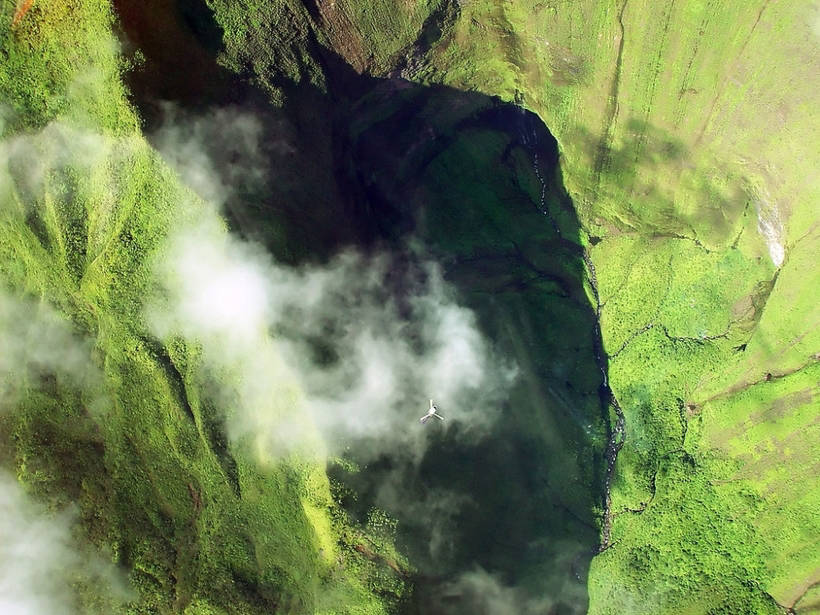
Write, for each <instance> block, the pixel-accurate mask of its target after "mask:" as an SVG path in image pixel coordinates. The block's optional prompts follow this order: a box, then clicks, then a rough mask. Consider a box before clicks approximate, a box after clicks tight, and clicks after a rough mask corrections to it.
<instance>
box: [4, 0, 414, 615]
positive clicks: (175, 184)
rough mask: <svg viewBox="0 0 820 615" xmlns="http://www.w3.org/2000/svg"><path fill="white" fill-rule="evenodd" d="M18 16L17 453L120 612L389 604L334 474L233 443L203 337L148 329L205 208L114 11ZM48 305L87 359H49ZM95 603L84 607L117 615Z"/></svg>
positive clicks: (15, 460)
mask: <svg viewBox="0 0 820 615" xmlns="http://www.w3.org/2000/svg"><path fill="white" fill-rule="evenodd" d="M11 8H12V6H11V3H10V2H4V3H3V10H2V13H1V14H2V15H3V23H2V26H0V28H2V30H0V32H2V35H0V36H2V38H1V39H0V40H2V49H0V54H2V57H3V58H4V60H3V62H2V64H0V100H2V101H3V105H4V106H3V108H2V114H3V125H2V133H3V135H2V136H3V141H2V146H0V154H1V155H2V170H1V171H0V190H1V191H2V197H0V198H2V207H1V208H0V216H2V221H1V222H0V276H2V293H3V295H2V297H3V299H4V306H3V307H4V309H3V312H2V316H3V328H2V329H0V330H2V331H3V334H4V341H5V343H8V342H9V341H14V340H15V339H16V338H17V336H19V335H21V333H20V332H21V330H24V329H25V325H23V324H22V321H23V320H24V319H26V318H27V317H30V318H32V321H31V322H32V330H31V332H30V333H29V334H27V335H28V338H25V339H27V340H28V342H26V341H25V339H23V340H22V341H21V349H20V352H19V355H17V357H16V358H17V361H16V364H15V365H13V366H11V367H10V370H11V371H10V372H4V373H2V374H0V376H2V377H3V383H4V396H3V398H2V399H0V401H2V403H3V407H2V414H0V421H2V423H0V427H2V428H1V429H0V436H2V443H1V448H0V450H2V459H3V462H4V464H5V465H6V466H7V467H8V466H11V467H12V468H14V469H16V474H17V477H18V479H19V481H20V482H21V483H22V484H23V485H25V487H26V489H27V491H28V492H29V493H31V494H32V495H35V496H37V497H39V498H41V499H45V500H46V501H47V502H48V503H49V505H50V506H52V507H54V508H62V507H64V506H65V505H67V504H68V503H69V502H74V503H76V505H77V506H78V508H79V519H78V522H79V523H80V526H79V527H81V528H82V531H83V533H84V534H85V535H86V536H87V537H88V539H89V541H90V543H91V544H92V545H93V548H94V549H95V550H98V551H99V552H100V553H102V554H103V557H104V558H110V559H111V560H112V561H113V562H114V563H115V564H116V566H117V567H118V568H119V569H120V570H121V571H123V574H125V575H127V577H128V581H129V584H130V585H131V587H133V588H134V589H135V590H136V596H135V597H133V599H128V600H126V602H125V603H124V604H123V605H122V606H121V607H117V608H121V609H122V610H123V612H134V613H137V612H139V613H148V612H153V613H155V612H185V613H190V614H194V613H208V614H215V613H228V612H230V613H261V612H270V610H271V609H281V610H286V611H287V612H310V613H314V612H317V613H318V612H328V613H331V612H345V613H348V612H361V613H365V612H367V613H370V612H384V604H385V603H389V602H390V600H391V596H392V599H395V596H396V595H397V594H396V593H395V592H400V590H401V580H400V579H399V578H397V577H396V576H395V575H392V573H391V576H389V577H388V576H385V575H384V572H383V570H382V566H379V565H377V564H376V563H374V562H372V561H370V560H368V559H366V558H362V557H361V555H360V554H359V553H357V552H356V551H355V549H354V546H355V545H357V544H359V543H360V542H361V541H362V540H363V537H362V536H363V535H362V532H361V530H356V529H354V528H353V527H352V526H350V525H349V524H348V522H347V521H346V520H345V519H346V518H345V516H344V514H343V513H341V512H340V510H339V509H338V507H337V506H336V505H335V504H334V502H333V500H332V498H331V494H330V486H329V482H328V479H327V477H326V475H325V473H324V468H323V467H322V466H321V465H319V464H312V463H305V462H296V461H294V462H293V463H279V464H275V465H267V466H261V465H260V464H259V463H258V460H257V458H256V455H255V454H253V453H252V452H251V451H249V450H245V449H243V448H242V447H241V446H239V447H233V446H232V447H230V449H229V448H228V446H227V442H226V441H225V430H224V421H225V411H224V410H223V409H220V408H218V407H215V405H214V404H213V402H212V401H211V400H209V398H208V396H207V394H206V387H204V386H203V384H202V382H203V378H204V374H203V372H202V361H201V359H200V357H199V351H198V350H197V347H196V345H192V344H190V343H185V342H183V341H182V340H181V339H179V340H176V341H172V343H169V344H167V345H164V344H163V343H161V342H160V341H159V340H158V339H156V338H154V337H153V336H152V335H151V334H150V333H149V327H148V326H147V325H146V322H145V317H144V313H143V310H144V306H145V302H146V298H147V297H149V296H150V295H151V289H152V287H153V286H152V285H153V282H152V280H153V272H152V269H153V267H154V261H155V259H156V258H158V257H159V258H162V252H161V250H162V249H163V245H164V242H165V239H166V237H167V235H168V234H169V232H170V231H171V229H172V228H173V227H174V226H175V225H178V224H184V223H185V221H186V220H190V219H192V218H198V217H201V216H202V214H203V211H204V206H203V204H202V203H201V202H200V201H199V199H198V198H197V197H196V196H195V195H193V193H191V192H190V191H189V190H188V189H187V188H185V187H183V186H182V185H181V184H180V182H179V179H178V177H177V176H176V174H175V173H174V172H173V171H171V170H170V169H169V168H168V167H167V165H166V164H165V163H164V162H163V161H162V160H161V158H160V157H159V155H158V154H157V153H156V152H155V151H154V150H153V149H152V148H151V146H150V145H149V144H148V143H147V142H146V141H145V139H144V138H143V137H142V135H141V134H140V130H139V128H138V124H139V122H138V120H137V117H136V116H135V114H134V111H133V109H132V107H131V105H130V104H129V102H128V101H127V99H126V95H125V90H124V88H123V85H122V81H121V78H120V71H121V70H122V68H123V65H122V61H121V58H120V56H119V55H118V51H117V42H116V40H115V38H114V35H113V33H112V26H113V19H112V13H111V12H110V7H108V6H107V5H106V4H100V3H97V2H93V1H89V2H79V3H77V2H73V3H70V5H68V4H63V3H42V4H40V3H38V4H37V5H35V6H34V7H33V8H32V9H31V11H30V12H29V13H28V14H27V16H26V18H25V20H24V21H23V22H21V23H20V25H19V26H18V27H16V28H15V29H12V30H10V29H9V19H8V17H9V15H10V9H11ZM46 304H47V305H49V306H53V308H55V309H56V310H57V311H58V312H59V314H60V318H62V319H65V320H66V322H67V323H68V325H67V327H68V333H67V334H66V335H64V336H63V338H62V339H63V342H64V343H65V344H66V345H72V344H76V345H77V349H78V350H76V352H75V351H72V354H71V355H70V356H71V357H73V358H74V359H75V360H76V361H77V362H78V364H79V365H80V367H78V368H77V369H76V370H67V369H65V368H64V367H62V366H60V365H57V366H56V367H53V366H51V365H49V363H48V361H46V362H45V363H43V360H42V359H41V358H38V356H39V355H38V356H36V353H37V352H38V348H37V344H53V343H54V339H48V338H47V337H44V338H43V339H42V340H40V341H38V340H39V339H40V338H38V334H37V329H38V328H41V325H40V324H39V320H38V318H39V317H38V316H36V315H37V314H41V313H42V314H52V313H53V312H52V311H50V310H48V309H46V308H45V307H42V305H46ZM44 310H45V311H44ZM7 349H8V346H7ZM69 350H70V348H67V349H65V350H64V352H66V353H68V352H69ZM39 352H41V353H46V354H47V355H48V354H52V353H54V354H56V356H57V358H58V360H59V357H60V356H62V355H60V349H59V348H53V347H51V348H49V347H46V348H42V349H39ZM75 355H79V356H75ZM14 357H15V355H14V354H12V358H14ZM78 373H80V374H83V376H82V377H79V376H78V375H77V374H78ZM9 383H11V384H12V385H13V386H14V388H13V390H11V391H10V394H9V395H8V396H6V395H5V392H6V391H5V388H6V387H7V386H9ZM370 548H371V550H376V551H378V550H379V548H378V547H376V546H371V547H370ZM339 570H344V571H345V573H344V574H338V571H339ZM374 590H375V591H379V592H380V593H381V595H380V596H377V595H375V594H374ZM87 591H88V592H91V596H92V598H93V589H88V590H87ZM391 592H392V593H391ZM385 596H386V597H385ZM92 598H87V599H85V598H84V599H83V600H85V601H84V602H81V604H80V605H79V607H78V608H79V609H80V612H91V611H95V612H103V613H105V612H111V610H110V609H112V608H114V607H112V605H111V604H110V603H102V604H101V605H97V604H96V603H95V602H94V600H93V599H92ZM64 606H66V608H68V605H64Z"/></svg>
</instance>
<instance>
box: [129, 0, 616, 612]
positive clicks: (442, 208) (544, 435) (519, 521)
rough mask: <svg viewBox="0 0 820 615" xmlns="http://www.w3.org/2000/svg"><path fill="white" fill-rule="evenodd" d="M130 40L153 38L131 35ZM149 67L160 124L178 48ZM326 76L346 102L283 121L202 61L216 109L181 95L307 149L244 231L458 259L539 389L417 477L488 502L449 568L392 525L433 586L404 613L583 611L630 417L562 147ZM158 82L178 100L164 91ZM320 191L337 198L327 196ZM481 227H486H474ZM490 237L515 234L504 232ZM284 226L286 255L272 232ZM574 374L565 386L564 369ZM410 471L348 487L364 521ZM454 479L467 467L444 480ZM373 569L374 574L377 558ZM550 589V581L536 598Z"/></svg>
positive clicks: (335, 61) (366, 476)
mask: <svg viewBox="0 0 820 615" xmlns="http://www.w3.org/2000/svg"><path fill="white" fill-rule="evenodd" d="M119 1H120V2H121V3H123V4H125V3H126V2H127V0H119ZM128 6H130V5H128ZM446 6H451V3H446ZM449 10H453V9H452V6H451V8H450V9H449ZM444 21H445V22H446V19H445V20H444ZM445 25H446V23H445ZM125 26H126V27H127V28H128V27H131V28H137V30H136V31H135V32H134V35H136V36H140V35H142V30H140V29H139V27H138V25H135V24H134V23H133V22H127V23H125ZM142 27H146V26H145V25H144V24H143V25H142ZM207 29H208V28H206V30H207ZM181 36H182V35H181ZM182 39H183V40H182V42H181V43H180V48H181V49H186V48H187V47H186V46H188V45H193V44H194V43H195V40H194V39H192V38H191V37H190V36H189V35H188V34H185V35H184V36H182ZM146 40H150V41H153V43H154V44H157V45H159V42H158V41H157V40H156V39H155V38H152V39H146ZM192 41H194V42H192ZM200 51H201V50H200ZM200 51H197V52H196V53H195V54H194V55H196V56H197V57H200V56H199V54H200ZM192 53H193V52H192ZM146 56H148V57H149V66H148V67H147V70H146V71H145V72H144V73H141V74H140V75H138V76H137V77H139V78H136V77H135V78H134V79H135V82H136V83H138V84H139V85H140V87H138V88H135V98H136V100H135V102H136V104H137V107H138V108H140V109H141V110H146V111H147V112H148V113H152V112H153V111H154V110H155V109H156V98H157V97H158V96H162V97H170V99H171V100H174V98H173V96H174V91H173V87H172V86H173V83H171V82H169V81H168V80H167V78H165V77H162V76H161V75H162V74H163V72H162V71H161V70H160V69H159V68H158V66H157V63H160V64H161V63H162V62H164V60H165V55H164V52H163V51H162V49H150V50H147V52H146ZM150 58H156V60H155V62H154V63H151V62H150ZM205 58H207V56H205ZM169 61H171V60H169ZM317 61H318V63H319V64H320V65H321V66H323V67H324V70H325V72H326V74H327V75H326V76H327V83H328V85H329V91H328V92H320V91H317V90H315V89H312V88H311V87H310V86H305V85H302V86H293V87H292V88H291V90H286V94H287V96H286V102H285V105H284V107H282V108H281V109H274V108H271V107H268V106H266V105H265V103H264V100H262V97H261V96H260V93H259V92H258V91H257V90H255V89H254V88H253V86H252V84H249V83H248V82H247V80H246V78H245V77H242V76H235V75H234V76H231V75H229V74H227V73H226V72H225V71H224V69H222V68H220V67H219V66H218V65H217V64H216V63H215V62H213V61H212V60H211V61H210V63H208V62H207V61H206V60H205V59H203V60H200V61H199V63H200V64H201V65H202V66H204V67H206V68H207V70H210V71H214V72H215V74H217V75H218V76H219V79H217V80H215V82H216V83H222V84H223V86H220V87H216V86H214V87H215V89H214V90H213V91H209V92H207V96H204V97H203V99H204V103H205V104H202V102H201V101H191V100H190V99H189V98H188V97H187V96H188V95H189V92H183V93H181V95H182V96H183V98H182V99H181V100H179V101H178V104H179V105H180V106H182V107H183V109H184V110H185V111H188V112H190V113H209V112H211V111H212V110H214V109H219V108H222V107H225V106H230V107H231V108H234V109H236V110H238V111H243V110H248V111H251V112H253V113H254V114H255V115H256V116H257V117H259V118H260V119H261V121H262V122H263V125H264V127H265V132H264V138H265V139H270V140H275V139H277V138H282V135H283V134H284V135H286V136H287V138H289V139H291V140H292V139H293V138H294V135H298V136H299V137H300V139H301V140H300V141H296V142H293V141H292V142H293V143H294V144H295V145H296V146H298V150H300V151H299V152H297V153H296V155H295V156H291V157H289V158H287V159H282V158H281V156H280V155H278V154H277V153H276V152H271V153H269V158H268V160H267V162H266V166H267V168H269V169H270V173H271V177H269V178H266V179H264V180H263V181H262V182H261V183H260V186H257V187H255V189H252V190H251V191H250V192H249V194H248V195H247V197H245V196H243V198H242V200H241V201H240V202H239V203H237V204H236V205H235V208H236V209H237V211H236V212H233V211H232V212H231V213H232V214H233V215H232V216H231V218H232V219H231V223H232V226H233V227H234V230H235V231H237V232H239V233H241V234H248V235H250V236H252V237H257V238H258V239H260V240H262V241H264V242H265V243H266V245H267V246H268V247H269V249H271V250H272V251H273V252H274V254H276V255H277V257H280V256H282V255H284V257H285V259H286V260H287V261H291V260H293V261H297V262H298V261H299V260H300V259H307V260H313V259H317V258H318V259H322V258H323V257H325V255H326V253H327V252H332V250H334V249H340V248H342V247H344V246H354V247H357V248H358V249H361V250H364V251H370V250H373V249H377V248H378V249H387V250H389V251H395V252H397V253H404V252H406V251H407V248H406V243H407V241H408V239H410V238H411V237H412V238H414V240H415V239H420V240H421V242H422V245H424V246H426V248H425V249H426V251H425V252H424V253H423V254H416V255H405V256H402V258H409V259H410V260H412V259H416V258H422V259H434V260H437V261H439V262H441V263H442V265H443V267H444V269H445V274H446V276H447V278H448V279H449V281H450V282H451V283H452V284H453V285H454V286H455V287H456V288H457V290H458V292H459V294H460V295H461V296H462V297H463V298H464V300H465V302H466V304H467V305H469V306H470V307H471V308H473V310H474V311H475V312H476V313H477V314H478V318H479V321H480V324H481V326H482V329H483V330H484V333H485V334H486V335H487V337H488V338H489V339H491V340H492V341H493V342H494V343H497V344H498V345H499V346H500V347H501V348H503V349H504V352H505V353H510V354H511V355H514V356H515V357H516V361H518V362H519V363H520V364H521V365H522V366H524V367H525V368H526V371H527V374H526V378H525V381H526V386H524V385H521V389H520V390H518V392H517V393H516V396H517V398H516V400H515V401H514V402H512V403H511V404H510V407H508V408H505V409H504V412H505V416H507V419H506V420H505V421H504V422H503V423H501V424H500V425H499V429H498V430H497V432H496V433H495V434H493V437H492V438H489V439H487V440H486V441H483V442H480V443H477V444H475V445H472V446H464V445H461V444H459V443H458V442H456V441H450V440H448V439H443V440H441V441H437V440H436V441H434V443H433V446H432V449H431V452H430V454H429V455H428V457H426V458H425V459H424V460H423V461H422V464H421V468H420V469H419V468H413V467H409V466H408V467H407V468H405V469H406V471H407V472H408V474H407V477H406V478H407V482H406V488H407V490H408V492H409V493H415V492H418V495H419V496H420V497H424V495H425V494H426V493H429V492H430V491H431V490H434V489H446V490H449V491H453V492H455V493H463V494H464V495H466V496H468V497H470V498H472V499H475V500H476V505H475V506H468V507H466V508H465V509H464V510H461V511H458V514H457V516H456V521H457V524H458V526H457V527H458V529H457V532H456V534H454V537H453V540H454V542H455V545H454V547H453V552H452V553H451V554H450V555H448V556H447V558H444V559H441V560H440V561H433V562H430V561H428V559H429V554H427V553H426V550H427V540H428V539H429V536H427V532H428V529H427V528H426V527H425V525H426V524H422V525H419V524H418V523H414V521H413V519H403V518H401V510H396V511H391V512H392V513H393V514H396V515H398V516H399V517H400V534H401V533H402V531H403V534H402V540H404V543H403V546H404V547H405V548H406V552H407V553H408V554H409V555H410V557H411V563H412V565H414V566H415V567H417V568H419V569H420V570H421V571H422V573H423V574H421V575H419V576H418V577H416V578H414V579H413V580H414V582H415V584H416V586H417V587H418V588H419V591H417V592H416V595H415V597H414V598H413V601H412V603H411V604H410V605H408V610H407V612H408V613H431V614H432V613H460V612H466V611H463V610H459V609H460V608H462V607H459V606H458V602H457V601H456V602H453V600H452V599H451V598H448V600H449V602H447V604H446V605H444V606H442V605H439V604H433V603H431V602H430V596H437V595H439V593H440V592H441V591H443V588H445V587H446V586H447V583H448V582H449V581H451V580H452V579H453V578H455V577H456V576H457V575H458V574H460V573H461V572H463V571H468V570H471V569H472V568H473V567H474V566H481V567H483V568H485V569H487V570H488V571H490V572H493V573H497V574H501V575H503V577H504V578H505V579H506V580H508V581H509V582H510V583H511V584H514V585H515V584H517V583H530V585H529V586H528V587H527V588H526V591H528V592H531V593H532V594H533V595H534V596H536V595H539V594H538V593H539V592H544V593H545V594H546V595H547V596H548V597H549V599H550V600H551V601H552V603H553V604H554V605H555V607H556V608H558V609H559V611H560V612H567V613H582V612H585V610H586V607H587V596H586V586H585V583H586V571H587V569H588V566H589V561H590V559H591V558H592V556H593V555H594V553H595V552H596V549H597V548H599V547H598V546H597V545H598V543H599V539H600V536H599V531H598V525H599V523H600V513H599V512H596V511H600V502H601V501H603V502H604V504H605V508H606V510H607V511H608V508H609V495H608V493H609V486H610V483H611V480H612V472H613V468H614V461H615V456H616V455H617V450H618V449H619V445H620V444H622V432H623V421H622V418H621V419H620V420H618V421H617V422H616V425H615V427H614V428H612V427H610V426H609V412H610V410H609V408H610V406H611V405H614V406H615V408H616V413H617V414H618V415H619V416H621V414H620V408H619V407H618V406H617V401H615V400H614V397H613V396H612V393H611V391H610V390H609V387H608V381H607V374H606V357H605V355H604V354H603V350H602V345H601V340H600V331H599V326H598V324H597V319H598V316H599V313H600V305H598V306H597V308H595V309H594V306H591V305H590V302H589V300H588V298H587V295H586V293H585V292H584V290H583V285H584V278H585V277H591V278H592V284H593V286H594V287H596V290H595V292H596V293H597V282H596V281H595V275H594V267H591V262H587V263H586V265H585V261H586V260H587V258H586V257H585V255H584V250H583V248H582V242H581V239H580V234H581V230H580V225H579V222H578V221H577V217H576V216H575V210H574V207H573V205H572V203H571V201H570V200H569V197H568V196H567V195H566V193H565V191H564V189H563V184H562V181H561V177H560V169H559V153H558V147H557V143H556V142H555V139H554V138H553V137H552V135H551V134H550V133H549V131H548V129H547V127H546V126H545V125H544V124H543V122H541V121H540V119H539V118H538V117H537V116H535V115H534V114H532V113H530V112H528V111H524V110H522V109H521V108H519V107H517V106H515V105H512V104H505V103H502V102H501V101H499V100H498V99H494V98H492V97H488V96H484V95H480V94H477V93H469V92H461V91H457V90H453V89H450V88H446V87H440V86H439V87H426V86H420V85H418V84H412V83H409V82H407V81H403V80H401V79H374V78H372V77H367V76H362V75H358V74H356V73H355V71H353V70H352V69H351V67H349V66H348V65H347V64H346V63H345V62H344V60H342V59H341V58H340V57H339V56H337V55H335V54H333V53H332V52H330V51H328V50H324V51H322V56H321V57H319V58H317ZM173 62H174V66H175V68H174V70H182V67H184V65H185V62H184V57H177V58H175V59H173ZM158 75H159V77H157V78H159V79H161V80H162V81H161V83H160V85H161V86H162V87H156V84H154V83H153V82H152V79H153V77H152V76H158ZM206 81H207V80H206ZM209 83H210V82H209ZM311 109H313V113H314V114H315V113H318V114H322V115H323V118H324V121H325V122H326V124H327V127H326V128H327V129H326V130H318V129H316V130H307V131H306V132H300V131H302V129H303V127H304V126H305V125H306V123H307V119H308V116H310V115H311V111H310V110H311ZM474 139H485V140H486V144H487V146H488V148H485V147H481V146H475V145H474ZM496 147H497V148H498V149H497V153H493V151H494V148H496ZM300 152H302V153H300ZM304 152H313V153H317V155H316V156H314V157H313V158H311V157H309V156H307V155H306V154H305V153H304ZM266 153H267V152H266ZM239 162H241V161H239ZM320 162H321V163H322V164H320ZM324 162H327V164H326V165H325V164H324ZM315 166H324V168H325V170H326V171H327V172H324V173H321V174H319V173H318V172H317V171H315V170H311V171H310V173H311V174H313V175H315V176H317V179H316V181H305V180H304V179H303V180H302V181H301V182H296V181H294V182H288V177H289V174H297V175H296V176H298V174H299V173H300V172H302V171H304V169H312V168H313V167H315ZM476 169H478V170H479V173H478V175H477V177H476V178H474V179H471V178H470V175H471V174H472V173H475V172H476ZM283 179H284V180H285V181H284V182H283V181H282V180H283ZM268 188H269V189H268ZM320 192H321V193H324V196H323V198H321V199H320V198H316V197H315V196H314V195H315V194H317V193H320ZM257 195H260V196H261V197H262V198H257ZM282 203H285V204H292V205H282ZM465 216H469V217H472V218H473V219H474V220H475V222H474V223H472V224H467V225H465V224H464V222H463V221H462V219H463V218H464V217H465ZM339 220H344V221H345V222H344V228H340V227H339V225H338V221H339ZM498 220H500V221H501V222H500V223H498V222H497V221H498ZM490 223H492V224H500V226H499V228H496V229H495V230H494V232H495V234H493V233H491V232H489V227H488V226H487V225H488V224H490ZM277 227H279V228H280V229H283V230H280V231H279V233H280V235H283V236H284V238H283V239H282V241H284V244H285V245H284V246H282V244H281V243H279V240H277V239H276V237H275V236H274V237H271V236H269V235H267V236H266V235H265V233H266V232H267V229H276V228H277ZM254 233H255V234H254ZM307 237H314V238H315V239H314V243H317V242H318V243H321V244H322V246H321V247H322V250H323V251H325V254H311V253H310V245H311V244H310V243H309V242H306V239H305V238H307ZM316 238H318V239H316ZM324 238H328V240H325V239H324ZM292 246H294V247H292ZM295 246H299V247H300V248H299V250H298V251H297V249H296V247H295ZM596 296H597V295H596ZM596 309H597V311H596ZM546 331H551V333H546ZM533 335H535V336H538V340H539V343H538V344H536V345H535V346H533V343H532V342H533V337H532V336H533ZM551 337H554V338H555V339H550V338H551ZM558 368H560V369H561V370H563V372H561V371H558V372H557V374H560V375H557V374H556V373H554V372H556V369H558ZM599 371H600V375H598V372H599ZM556 391H557V392H556ZM533 392H536V394H535V395H533ZM534 426H537V430H534V429H533V427H534ZM213 427H214V433H216V432H218V431H219V426H218V425H214V426H213ZM605 441H606V442H607V443H608V444H607V445H606V450H604V442H605ZM616 444H618V446H616ZM579 458H580V459H582V461H580V462H579V461H578V459H579ZM402 463H403V461H402V460H401V459H385V460H383V462H381V463H380V464H373V465H371V466H370V467H369V468H368V469H367V471H366V472H362V473H360V474H359V475H357V476H345V475H344V474H343V473H342V474H340V475H339V476H336V478H337V479H340V480H344V481H347V482H348V483H349V484H350V486H351V487H352V488H353V489H354V490H355V491H357V492H358V494H359V502H358V504H356V505H355V506H358V507H359V508H361V509H362V510H361V511H360V512H362V513H363V514H366V507H367V505H369V504H372V496H374V494H375V493H376V492H377V489H378V486H379V484H380V481H384V480H385V479H386V478H387V477H389V476H394V473H395V472H397V471H398V472H401V471H405V469H402V465H401V464H402ZM448 467H452V468H453V470H452V471H441V468H448ZM431 468H436V469H437V470H436V471H432V470H431ZM240 495H241V494H240ZM353 513H354V514H357V511H353ZM608 517H609V515H608V512H607V515H606V516H605V519H608ZM402 524H403V525H402ZM402 527H403V528H404V529H403V530H401V528H402ZM605 527H608V521H607V523H606V525H605ZM606 535H607V540H608V531H607V533H606ZM365 546H366V545H365ZM368 549H369V547H368ZM359 553H360V555H361V556H362V557H364V558H366V559H368V558H369V559H372V558H370V555H369V554H368V552H367V549H362V550H360V551H359ZM414 558H415V559H414ZM567 560H569V561H571V562H572V565H571V567H570V568H571V570H567V568H568V566H567V565H566V563H563V562H566V561H567ZM388 567H389V568H392V566H388ZM534 578H539V583H537V584H535V585H533V584H532V579H534ZM463 608H466V606H464V607H463Z"/></svg>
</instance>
